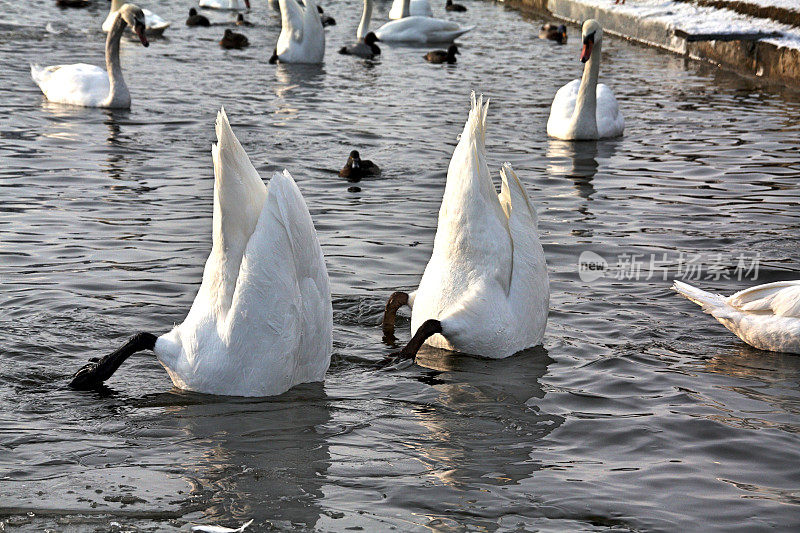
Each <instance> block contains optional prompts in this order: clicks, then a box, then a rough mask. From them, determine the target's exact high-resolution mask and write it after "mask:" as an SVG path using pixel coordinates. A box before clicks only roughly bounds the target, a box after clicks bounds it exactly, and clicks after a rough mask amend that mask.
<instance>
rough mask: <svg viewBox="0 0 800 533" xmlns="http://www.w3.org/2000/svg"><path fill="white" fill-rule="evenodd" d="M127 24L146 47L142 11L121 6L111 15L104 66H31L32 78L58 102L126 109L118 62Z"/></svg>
mask: <svg viewBox="0 0 800 533" xmlns="http://www.w3.org/2000/svg"><path fill="white" fill-rule="evenodd" d="M128 26H130V27H131V28H133V30H134V31H135V32H136V35H138V37H139V40H140V41H141V43H142V45H144V46H149V43H148V41H147V37H146V36H145V26H144V13H143V12H142V10H141V9H139V7H137V6H135V5H133V4H125V5H123V6H122V7H121V8H120V9H119V10H118V11H117V12H116V14H115V15H114V24H113V25H112V27H111V31H109V32H108V35H107V36H106V68H105V70H103V69H102V68H100V67H97V66H95V65H87V64H85V63H76V64H73V65H55V66H51V67H40V66H39V65H31V77H32V78H33V81H35V82H36V84H37V85H38V86H39V88H40V89H41V90H42V92H43V93H44V95H45V97H47V99H48V100H50V101H51V102H56V103H59V104H71V105H80V106H85V107H109V108H123V109H124V108H129V107H130V106H131V93H130V92H129V91H128V86H127V85H126V84H125V79H124V78H123V77H122V66H121V65H120V62H119V41H120V38H121V37H122V33H123V32H124V31H125V28H126V27H128Z"/></svg>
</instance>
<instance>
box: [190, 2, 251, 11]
mask: <svg viewBox="0 0 800 533" xmlns="http://www.w3.org/2000/svg"><path fill="white" fill-rule="evenodd" d="M199 6H200V7H204V8H206V9H226V10H229V11H243V10H245V9H250V0H200V4H199Z"/></svg>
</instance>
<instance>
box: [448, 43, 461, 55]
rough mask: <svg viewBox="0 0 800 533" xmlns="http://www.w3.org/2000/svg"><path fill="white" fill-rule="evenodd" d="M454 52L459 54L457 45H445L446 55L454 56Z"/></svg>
mask: <svg viewBox="0 0 800 533" xmlns="http://www.w3.org/2000/svg"><path fill="white" fill-rule="evenodd" d="M456 54H458V55H461V52H459V51H458V45H457V44H456V43H453V44H451V45H450V46H448V47H447V55H449V56H454V55H456Z"/></svg>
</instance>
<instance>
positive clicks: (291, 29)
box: [269, 0, 325, 64]
mask: <svg viewBox="0 0 800 533" xmlns="http://www.w3.org/2000/svg"><path fill="white" fill-rule="evenodd" d="M279 4H280V8H281V34H280V35H279V36H278V44H277V45H276V46H275V51H274V52H273V54H272V57H270V58H269V62H270V63H273V64H274V63H277V62H278V61H280V62H281V63H311V64H316V63H322V61H323V59H324V58H325V30H324V29H323V28H322V21H321V20H320V16H319V11H318V10H317V4H316V3H315V2H314V0H306V5H305V7H302V6H300V4H298V3H297V0H280V2H279Z"/></svg>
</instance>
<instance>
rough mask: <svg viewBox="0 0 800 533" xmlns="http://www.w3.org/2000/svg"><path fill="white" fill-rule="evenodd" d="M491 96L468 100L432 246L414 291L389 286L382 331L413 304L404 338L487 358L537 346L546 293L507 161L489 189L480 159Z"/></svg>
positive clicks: (390, 332) (535, 241)
mask: <svg viewBox="0 0 800 533" xmlns="http://www.w3.org/2000/svg"><path fill="white" fill-rule="evenodd" d="M488 108H489V101H488V100H487V101H486V103H485V104H484V103H483V97H482V96H481V97H480V98H479V99H477V100H476V98H475V93H474V92H473V93H472V96H471V110H470V113H469V118H468V119H467V122H466V124H465V126H464V130H463V132H462V133H461V137H460V140H459V142H458V145H457V146H456V149H455V151H454V152H453V157H452V159H451V160H450V166H449V168H448V170H447V183H446V185H445V189H444V197H443V198H442V205H441V208H440V210H439V221H438V224H437V228H436V236H435V238H434V241H433V252H432V254H431V258H430V260H429V261H428V265H427V266H426V267H425V271H424V273H423V274H422V279H421V280H420V282H419V286H418V288H417V290H416V291H414V292H412V293H411V294H409V293H405V292H395V293H394V294H392V295H391V296H390V298H389V300H388V302H387V304H386V309H385V312H384V317H383V323H382V327H383V332H384V336H385V337H387V338H394V323H395V317H396V313H397V309H399V308H400V307H402V306H404V305H407V306H409V307H411V332H412V338H411V341H410V342H409V343H408V344H406V346H405V347H404V348H403V349H402V350H401V351H400V352H398V353H397V354H394V355H393V356H391V357H392V358H393V359H401V360H402V359H412V360H413V358H414V357H415V356H416V353H417V351H418V350H419V349H420V347H421V346H422V344H423V343H424V344H428V345H430V346H433V347H436V348H442V349H445V350H451V351H455V352H461V353H467V354H472V355H476V356H483V357H488V358H494V359H502V358H505V357H509V356H511V355H513V354H515V353H517V352H519V351H521V350H524V349H526V348H530V347H534V346H537V345H539V344H541V342H542V339H543V337H544V331H545V326H546V325H547V313H548V307H549V302H550V289H549V282H548V277H547V264H546V262H545V256H544V251H543V249H542V245H541V243H540V242H539V236H538V234H537V216H536V210H535V208H534V206H533V204H532V203H531V202H530V200H529V199H528V194H527V193H526V191H525V187H524V186H523V185H522V182H521V181H520V180H519V178H518V177H517V175H516V173H515V172H514V170H513V169H512V168H511V165H510V164H509V163H505V164H504V165H503V166H502V169H501V171H500V177H501V180H502V185H501V189H500V194H499V195H498V194H497V191H496V189H495V186H494V184H493V183H492V178H491V176H490V175H489V168H488V166H487V164H486V145H485V138H486V117H487V112H488Z"/></svg>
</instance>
